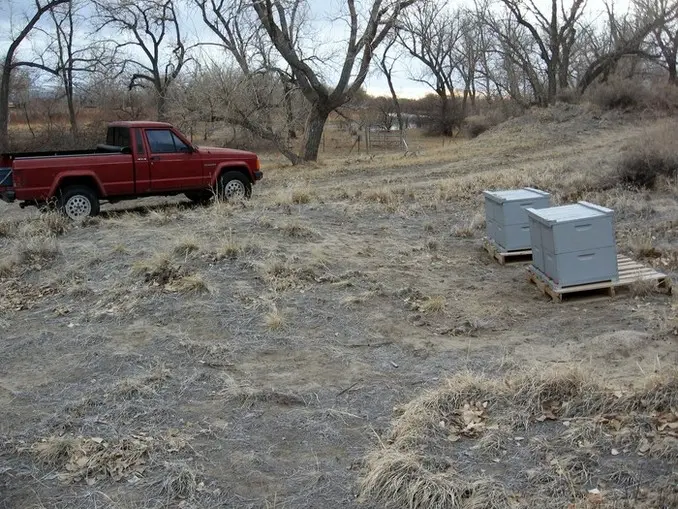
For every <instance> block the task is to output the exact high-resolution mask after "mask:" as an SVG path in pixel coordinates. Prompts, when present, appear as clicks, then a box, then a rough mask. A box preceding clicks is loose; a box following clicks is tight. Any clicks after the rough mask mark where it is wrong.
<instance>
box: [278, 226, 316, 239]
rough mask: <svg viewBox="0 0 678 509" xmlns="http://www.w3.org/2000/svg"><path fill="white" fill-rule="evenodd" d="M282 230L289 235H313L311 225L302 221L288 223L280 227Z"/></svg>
mask: <svg viewBox="0 0 678 509" xmlns="http://www.w3.org/2000/svg"><path fill="white" fill-rule="evenodd" d="M280 231H282V232H283V233H284V234H285V235H287V236H288V237H294V238H300V239H305V238H309V237H312V236H313V230H311V229H310V228H309V227H307V226H304V225H302V224H300V223H295V222H293V223H287V224H284V225H282V226H281V227H280Z"/></svg>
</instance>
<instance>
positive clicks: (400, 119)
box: [384, 71, 405, 133]
mask: <svg viewBox="0 0 678 509" xmlns="http://www.w3.org/2000/svg"><path fill="white" fill-rule="evenodd" d="M384 74H385V75H386V82H387V83H388V89H389V90H390V91H391V99H393V106H394V107H395V110H396V117H397V119H398V130H400V132H401V133H402V132H403V129H404V128H405V125H404V124H403V111H402V108H401V107H400V101H399V100H398V94H396V91H395V87H394V86H393V78H392V76H391V72H390V71H389V72H385V73H384Z"/></svg>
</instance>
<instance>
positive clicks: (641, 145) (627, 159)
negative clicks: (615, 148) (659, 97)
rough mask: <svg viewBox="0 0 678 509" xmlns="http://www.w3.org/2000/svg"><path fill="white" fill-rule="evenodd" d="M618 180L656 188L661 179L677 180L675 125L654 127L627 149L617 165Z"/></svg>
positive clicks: (628, 184) (638, 186)
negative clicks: (660, 127)
mask: <svg viewBox="0 0 678 509" xmlns="http://www.w3.org/2000/svg"><path fill="white" fill-rule="evenodd" d="M617 172H618V176H617V178H618V181H619V183H621V184H622V185H627V186H631V187H635V188H645V189H655V188H656V187H657V184H658V183H659V180H660V179H662V178H663V179H678V135H677V134H676V126H675V125H673V126H670V125H665V126H663V127H662V129H654V130H652V131H650V132H648V133H647V134H646V135H644V136H642V137H641V138H639V139H638V140H637V141H636V142H634V143H632V144H631V145H630V146H628V147H627V148H626V151H625V153H624V155H623V156H622V157H621V160H620V161H619V165H618V168H617Z"/></svg>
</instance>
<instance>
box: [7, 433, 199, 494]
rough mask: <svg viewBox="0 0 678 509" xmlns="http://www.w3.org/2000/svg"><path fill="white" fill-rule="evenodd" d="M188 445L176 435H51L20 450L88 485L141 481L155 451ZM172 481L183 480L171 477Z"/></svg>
mask: <svg viewBox="0 0 678 509" xmlns="http://www.w3.org/2000/svg"><path fill="white" fill-rule="evenodd" d="M185 445H186V441H185V439H184V438H183V437H181V436H179V435H176V434H175V433H170V432H168V433H165V434H162V435H159V436H149V435H146V434H143V433H140V434H135V435H133V436H127V437H122V438H104V437H85V436H68V435H65V436H60V437H57V436H50V437H48V438H44V439H42V440H39V441H37V442H35V443H34V444H32V445H31V446H30V447H26V448H20V450H21V452H30V453H31V454H33V455H34V456H35V457H36V458H37V459H38V460H39V461H40V462H42V463H44V464H45V465H48V466H50V467H52V468H54V469H56V470H57V471H58V476H59V479H60V480H61V481H62V482H66V483H77V482H82V481H84V482H86V483H87V484H88V485H93V484H96V483H97V482H100V481H105V480H109V479H110V480H113V481H120V480H124V479H126V480H128V481H130V482H132V481H134V480H138V479H139V478H141V477H142V476H143V475H144V472H145V471H146V469H147V468H148V463H149V457H150V454H151V453H152V452H155V451H157V450H162V449H165V448H171V449H172V450H179V449H181V448H183V447H184V446H185ZM167 479H168V480H169V479H182V480H183V481H185V479H184V478H182V477H180V476H179V477H177V476H169V477H168V478H167Z"/></svg>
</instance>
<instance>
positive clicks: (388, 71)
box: [377, 34, 404, 133]
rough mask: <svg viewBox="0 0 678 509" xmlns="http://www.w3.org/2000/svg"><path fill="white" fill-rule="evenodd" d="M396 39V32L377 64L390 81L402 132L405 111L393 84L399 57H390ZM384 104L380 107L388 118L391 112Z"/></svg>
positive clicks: (389, 86) (389, 85) (390, 89)
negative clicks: (394, 70)
mask: <svg viewBox="0 0 678 509" xmlns="http://www.w3.org/2000/svg"><path fill="white" fill-rule="evenodd" d="M396 40H397V39H396V36H395V34H394V35H393V36H392V37H389V39H388V41H387V43H386V45H385V46H384V50H383V51H382V52H381V58H380V59H379V60H378V61H377V66H378V67H379V70H381V72H382V73H383V74H384V77H385V78H386V83H388V90H389V92H391V100H392V101H393V109H394V111H395V115H396V118H397V119H398V130H399V131H400V132H401V133H402V132H403V129H404V123H403V112H402V108H401V107H400V101H399V100H398V94H397V93H396V90H395V87H394V86H393V66H394V65H395V63H396V61H397V60H398V57H397V56H395V57H390V58H389V52H391V49H392V48H393V46H394V45H395V43H396ZM383 106H384V105H382V107H381V108H380V109H381V110H382V112H383V114H384V116H385V118H386V116H388V115H389V114H390V112H387V111H386V109H385V108H384V107H383ZM389 118H390V117H389ZM389 129H390V127H389Z"/></svg>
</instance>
